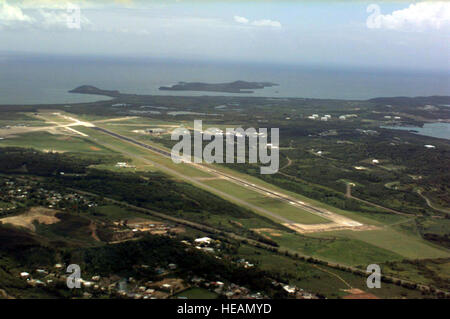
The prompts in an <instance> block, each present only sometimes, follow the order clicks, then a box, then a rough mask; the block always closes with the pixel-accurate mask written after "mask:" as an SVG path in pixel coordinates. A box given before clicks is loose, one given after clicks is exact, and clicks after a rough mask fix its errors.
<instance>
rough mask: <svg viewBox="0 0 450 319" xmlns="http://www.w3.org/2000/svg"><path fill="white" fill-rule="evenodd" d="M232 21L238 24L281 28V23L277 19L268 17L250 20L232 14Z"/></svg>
mask: <svg viewBox="0 0 450 319" xmlns="http://www.w3.org/2000/svg"><path fill="white" fill-rule="evenodd" d="M234 21H236V22H237V23H240V24H249V25H252V26H255V27H272V28H281V23H280V22H279V21H274V20H270V19H262V20H254V21H251V22H250V20H249V19H247V18H245V17H241V16H234Z"/></svg>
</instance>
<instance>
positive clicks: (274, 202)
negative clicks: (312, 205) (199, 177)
mask: <svg viewBox="0 0 450 319" xmlns="http://www.w3.org/2000/svg"><path fill="white" fill-rule="evenodd" d="M204 183H205V184H207V185H209V186H213V187H214V188H216V189H218V190H221V191H224V192H227V193H229V194H230V195H233V196H237V197H239V198H241V199H243V200H245V201H246V202H249V203H251V204H254V205H256V206H260V207H263V208H265V209H267V210H269V211H271V212H274V213H276V214H278V215H280V216H283V217H285V218H287V219H289V220H291V221H293V222H296V223H300V224H321V223H328V222H330V221H329V220H328V219H325V218H322V217H320V216H317V215H314V214H312V213H309V212H307V211H305V210H302V209H300V208H298V207H294V206H292V205H290V204H288V203H286V202H282V201H280V200H278V199H276V198H273V197H269V196H267V195H264V194H261V193H258V192H255V191H253V190H250V189H248V188H246V187H245V186H241V185H238V184H236V183H233V182H231V181H228V180H226V179H217V180H207V181H204Z"/></svg>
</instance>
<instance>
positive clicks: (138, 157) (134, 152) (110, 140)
mask: <svg viewBox="0 0 450 319" xmlns="http://www.w3.org/2000/svg"><path fill="white" fill-rule="evenodd" d="M75 129H76V130H79V131H80V132H83V133H85V134H87V135H89V138H90V139H93V140H94V141H95V142H96V143H97V142H98V143H99V144H102V143H106V144H105V145H107V146H108V147H109V146H110V147H111V148H112V149H114V150H116V151H117V152H122V153H123V154H124V155H125V156H126V157H129V158H131V159H132V160H133V161H137V162H138V163H141V164H143V163H145V165H148V162H145V160H149V161H152V162H154V163H157V164H160V165H164V166H165V167H167V168H170V169H172V170H175V171H177V172H180V173H181V174H183V175H186V176H189V177H200V178H202V177H213V176H212V175H211V174H208V173H207V172H204V171H200V170H198V169H196V168H194V167H193V166H191V165H188V164H184V163H181V164H175V163H174V162H173V161H172V160H171V159H170V158H166V157H163V156H161V155H158V154H156V153H153V152H151V151H149V150H146V149H144V148H141V147H139V146H136V145H133V144H131V143H127V142H124V141H122V140H119V139H117V138H114V137H112V136H109V135H107V134H104V133H102V132H99V131H96V130H94V129H92V128H88V127H82V126H77V127H75ZM143 160H144V161H143Z"/></svg>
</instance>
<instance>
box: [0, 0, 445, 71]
mask: <svg viewBox="0 0 450 319" xmlns="http://www.w3.org/2000/svg"><path fill="white" fill-rule="evenodd" d="M449 40H450V2H444V1H397V2H392V1H378V2H377V1H369V2H367V1H320V0H319V1H268V0H266V1H264V0H261V1H258V0H249V1H237V0H236V1H233V0H226V1H225V0H223V1H215V0H210V1H207V0H203V1H202V0H197V1H194V0H192V1H185V0H178V1H176V0H165V1H160V0H153V1H152V0H147V1H138V0H134V1H133V0H122V1H113V0H111V1H91V0H84V1H77V0H72V1H65V0H58V1H56V0H0V53H1V54H3V55H5V54H14V53H28V54H30V53H32V54H52V55H62V56H78V55H79V56H111V57H139V58H167V59H180V60H183V59H185V60H204V61H207V60H208V61H209V60H211V61H216V60H219V61H239V62H257V63H271V64H292V65H294V64H295V65H318V66H343V67H351V68H378V69H405V70H437V71H445V72H448V71H450V62H449V61H450V48H449V43H450V41H449ZM0 58H1V56H0Z"/></svg>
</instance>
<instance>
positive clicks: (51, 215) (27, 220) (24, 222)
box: [0, 207, 60, 231]
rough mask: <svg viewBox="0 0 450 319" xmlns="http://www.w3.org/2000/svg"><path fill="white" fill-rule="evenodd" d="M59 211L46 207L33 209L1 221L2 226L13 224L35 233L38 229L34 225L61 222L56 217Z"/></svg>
mask: <svg viewBox="0 0 450 319" xmlns="http://www.w3.org/2000/svg"><path fill="white" fill-rule="evenodd" d="M57 213H58V211H57V210H53V209H47V208H44V207H33V208H31V209H30V210H29V211H28V212H26V213H23V214H20V215H17V216H11V217H5V218H1V219H0V223H2V224H11V225H13V226H16V227H24V228H27V229H29V230H31V231H35V230H36V227H35V225H34V223H36V222H37V223H39V224H45V225H51V224H55V223H57V222H59V221H60V219H59V218H57V217H55V214H57Z"/></svg>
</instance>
